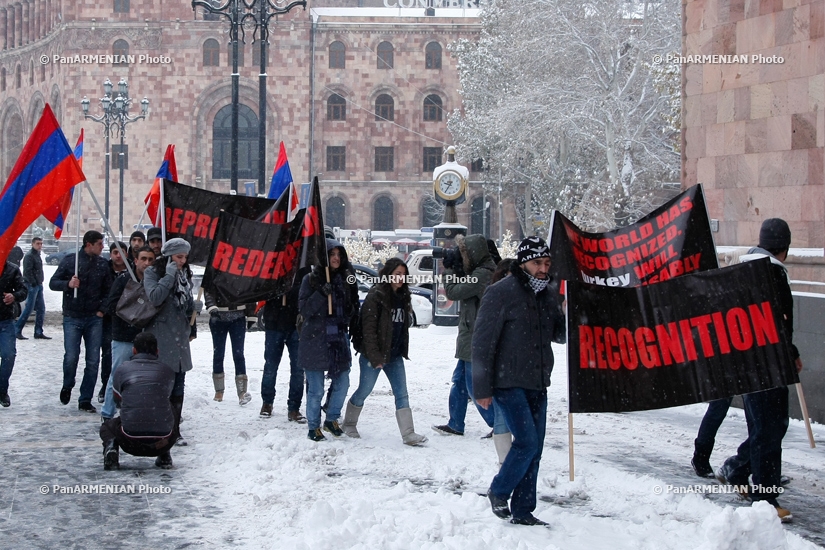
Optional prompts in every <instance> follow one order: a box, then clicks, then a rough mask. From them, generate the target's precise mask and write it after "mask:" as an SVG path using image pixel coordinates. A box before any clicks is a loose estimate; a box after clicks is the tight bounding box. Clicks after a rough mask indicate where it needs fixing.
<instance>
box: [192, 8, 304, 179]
mask: <svg viewBox="0 0 825 550" xmlns="http://www.w3.org/2000/svg"><path fill="white" fill-rule="evenodd" d="M198 6H200V7H202V8H203V9H204V10H206V11H207V12H209V13H214V14H216V15H219V16H221V17H223V18H225V19H226V20H227V21H229V40H230V42H231V43H232V142H231V144H230V155H231V156H230V167H229V170H230V173H229V178H230V189H231V190H232V191H234V192H236V193H237V192H238V101H239V99H238V95H239V93H238V87H239V83H240V75H239V74H238V30H239V29H240V32H241V38H240V41H241V43H245V41H244V38H245V37H246V29H247V28H249V29H250V31H251V32H252V41H253V42H255V41H257V42H259V43H260V48H261V65H260V73H259V75H258V194H260V195H263V194H264V193H265V192H266V65H267V55H266V46H267V44H268V41H269V21H270V19H272V18H273V17H274V16H276V15H284V14H286V13H288V12H289V11H290V10H292V8H294V7H297V6H301V7H303V8H304V9H306V7H307V2H306V0H249V1H247V0H225V1H223V2H222V0H211V1H210V0H192V9H193V10H194V9H196V8H197V7H198Z"/></svg>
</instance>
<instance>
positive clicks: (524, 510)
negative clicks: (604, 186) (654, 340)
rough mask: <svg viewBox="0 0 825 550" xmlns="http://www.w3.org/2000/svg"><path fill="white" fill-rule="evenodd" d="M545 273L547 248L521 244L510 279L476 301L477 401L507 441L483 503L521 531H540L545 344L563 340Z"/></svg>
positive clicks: (549, 357)
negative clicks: (497, 418)
mask: <svg viewBox="0 0 825 550" xmlns="http://www.w3.org/2000/svg"><path fill="white" fill-rule="evenodd" d="M549 270H550V249H549V248H548V247H547V243H545V242H544V240H543V239H541V238H539V237H527V238H526V239H524V240H523V241H522V242H521V244H520V245H519V248H518V255H517V262H516V263H515V264H513V267H512V275H513V276H512V277H507V278H505V279H503V280H501V281H499V282H498V283H496V284H494V285H493V286H491V287H489V289H488V290H487V293H486V294H485V295H484V298H483V299H482V300H481V308H480V309H479V312H478V317H477V318H476V325H475V331H474V333H473V341H472V346H473V389H474V391H475V397H476V401H477V402H478V404H479V405H480V406H482V407H484V408H489V407H490V406H491V405H492V403H493V401H494V400H495V403H496V406H497V407H498V409H499V411H500V413H501V414H503V415H504V418H505V420H506V422H507V426H508V427H509V428H510V431H511V432H512V434H513V444H512V447H511V449H510V452H509V453H508V454H507V457H506V458H505V459H504V463H503V464H502V465H501V469H500V470H499V472H498V474H497V475H496V476H495V477H494V478H493V482H492V484H491V485H490V490H489V491H488V493H487V495H488V497H489V498H490V503H491V505H492V508H493V513H494V514H495V515H497V516H498V517H500V518H508V517H510V516H511V515H512V519H511V520H510V522H511V523H515V524H519V525H546V523H545V522H543V521H541V520H540V519H538V518H536V517H535V516H533V511H534V510H535V509H536V481H537V480H538V472H539V463H540V461H541V451H542V447H543V446H544V430H545V424H546V415H547V386H549V385H550V373H551V372H552V371H553V350H552V349H551V347H550V343H551V342H553V341H555V342H563V341H564V339H565V334H564V330H565V323H564V313H563V312H562V306H561V302H560V299H559V293H558V286H557V285H556V284H555V282H554V281H553V280H552V278H550V276H549ZM511 495H512V499H511V498H510V497H511ZM508 500H510V505H509V506H508V503H507V501H508Z"/></svg>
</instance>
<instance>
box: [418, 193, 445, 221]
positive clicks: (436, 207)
mask: <svg viewBox="0 0 825 550" xmlns="http://www.w3.org/2000/svg"><path fill="white" fill-rule="evenodd" d="M443 221H444V205H442V204H439V203H438V201H437V200H435V199H434V198H433V196H432V195H427V196H426V197H424V200H423V201H421V227H434V226H436V225H438V224H440V223H441V222H443Z"/></svg>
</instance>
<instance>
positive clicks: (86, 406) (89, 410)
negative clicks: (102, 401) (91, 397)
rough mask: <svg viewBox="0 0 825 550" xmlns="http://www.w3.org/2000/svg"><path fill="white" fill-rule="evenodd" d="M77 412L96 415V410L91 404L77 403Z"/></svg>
mask: <svg viewBox="0 0 825 550" xmlns="http://www.w3.org/2000/svg"><path fill="white" fill-rule="evenodd" d="M77 410H79V411H83V412H87V413H97V409H96V408H95V406H94V405H92V404H91V403H78V405H77Z"/></svg>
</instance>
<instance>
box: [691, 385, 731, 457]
mask: <svg viewBox="0 0 825 550" xmlns="http://www.w3.org/2000/svg"><path fill="white" fill-rule="evenodd" d="M731 401H733V398H732V397H726V398H724V399H717V400H715V401H711V402H710V403H708V410H707V412H706V413H705V417H704V418H702V423H701V424H700V425H699V433H698V434H696V439H695V440H694V441H693V447H694V454H695V455H696V457H698V458H700V459H704V460H709V459H710V455H711V453H712V452H713V446H714V444H715V443H716V432H718V431H719V426H721V425H722V422H724V420H725V417H726V416H727V415H728V409H729V408H730V404H731Z"/></svg>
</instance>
